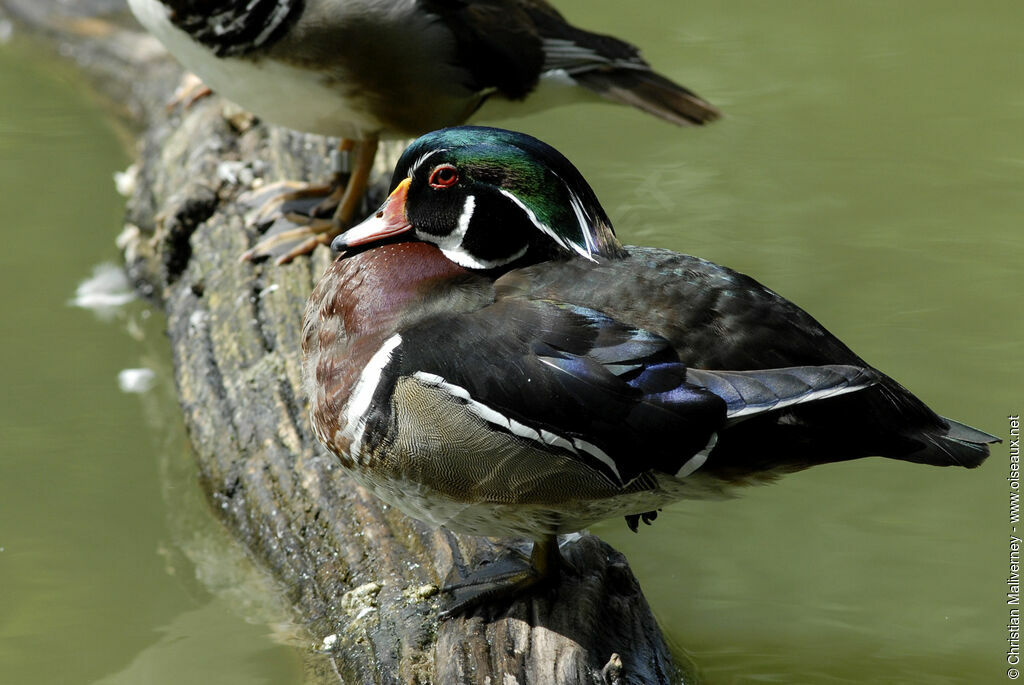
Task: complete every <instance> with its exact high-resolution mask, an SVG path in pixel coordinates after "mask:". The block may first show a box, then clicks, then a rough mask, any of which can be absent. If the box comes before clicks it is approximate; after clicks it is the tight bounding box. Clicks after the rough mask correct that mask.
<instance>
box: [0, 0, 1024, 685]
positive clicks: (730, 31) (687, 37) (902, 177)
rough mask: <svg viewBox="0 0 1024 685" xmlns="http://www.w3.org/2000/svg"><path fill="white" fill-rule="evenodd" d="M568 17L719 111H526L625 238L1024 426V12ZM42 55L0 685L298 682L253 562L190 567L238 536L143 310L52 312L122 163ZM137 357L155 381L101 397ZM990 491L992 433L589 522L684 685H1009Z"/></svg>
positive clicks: (13, 433) (21, 54) (870, 5)
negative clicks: (780, 306) (213, 501)
mask: <svg viewBox="0 0 1024 685" xmlns="http://www.w3.org/2000/svg"><path fill="white" fill-rule="evenodd" d="M557 4H558V5H559V7H560V8H562V9H563V11H564V12H565V13H566V14H567V15H568V16H570V17H572V18H574V19H576V20H577V22H578V23H580V24H581V25H584V26H587V27H590V28H594V29H599V30H604V31H608V32H614V33H616V34H618V35H620V36H622V37H624V38H627V39H630V40H632V41H634V42H636V43H640V44H642V45H643V47H644V52H645V55H646V56H647V58H648V59H649V60H650V61H651V62H652V63H653V64H655V65H656V66H658V67H659V68H660V69H661V70H662V71H664V72H665V73H667V74H668V75H670V76H672V77H674V78H676V79H678V80H680V81H681V82H683V83H686V84H687V85H689V86H691V87H693V88H694V89H696V90H697V91H698V92H700V93H701V94H702V95H704V96H705V97H707V98H708V99H710V100H711V101H712V102H714V103H716V104H717V105H719V106H720V107H721V108H722V109H723V110H724V111H725V113H726V119H725V120H723V121H722V122H719V123H717V124H716V125H714V126H713V127H710V128H708V129H706V130H679V129H676V128H673V127H671V126H669V125H665V124H661V123H660V122H657V121H655V120H653V119H651V118H649V117H646V116H643V115H642V114H639V113H635V112H632V111H629V110H626V109H625V108H616V107H610V106H600V105H594V106H589V105H588V106H576V107H567V108H563V109H561V110H557V111H552V112H548V113H545V114H540V115H535V116H532V117H530V118H527V119H523V120H521V121H518V122H515V123H516V126H518V127H521V128H524V129H525V130H528V131H530V132H532V133H534V134H536V135H539V136H541V137H543V138H545V139H547V140H549V141H550V142H552V143H554V144H555V145H556V146H558V147H559V148H560V149H561V150H562V151H563V152H565V153H566V154H567V155H568V156H569V157H570V158H571V159H573V160H574V161H575V162H576V163H577V165H578V166H579V167H580V169H581V170H582V171H583V173H584V174H585V175H586V176H587V177H588V178H589V179H590V180H591V182H592V183H593V185H594V187H595V189H596V190H597V192H598V195H599V196H600V197H601V198H602V200H603V202H604V204H605V207H606V209H607V210H608V212H609V214H610V215H611V217H612V219H613V221H614V222H615V225H616V227H617V229H618V231H619V233H620V235H621V236H623V237H624V238H625V239H626V240H627V241H628V242H641V243H646V244H655V245H662V246H667V247H671V248H674V249H677V250H681V251H686V252H690V253H693V254H699V255H701V256H704V257H708V258H710V259H714V260H715V261H718V262H721V263H724V264H728V265H730V266H733V267H735V268H738V269H740V270H742V271H745V272H747V273H750V274H751V275H753V276H755V277H756V278H758V279H759V280H761V281H762V282H764V283H766V284H767V285H769V286H770V287H772V288H773V289H775V290H776V291H778V292H780V293H781V294H783V295H785V296H786V297H788V298H790V299H792V300H794V301H795V302H797V303H798V304H800V305H801V306H803V307H804V308H805V309H807V310H809V311H810V312H811V313H813V314H814V315H815V316H816V317H817V318H818V319H819V320H821V321H822V322H823V323H824V324H825V325H826V326H828V327H829V328H830V329H831V330H832V331H833V332H835V333H836V334H837V335H839V336H840V337H841V338H843V339H844V340H845V341H846V342H847V343H849V344H850V345H851V346H852V347H853V348H854V349H855V350H856V351H857V352H858V353H859V354H860V355H861V356H863V357H865V358H866V359H867V360H869V361H870V362H871V363H873V364H874V365H876V366H878V367H879V368H881V369H882V370H884V371H886V372H887V373H889V374H890V375H892V376H894V377H895V378H897V379H898V380H899V381H901V382H902V383H904V384H905V385H907V386H908V387H910V388H911V389H913V390H914V392H915V393H917V394H918V395H919V396H920V397H922V399H924V400H926V401H927V402H928V403H929V404H930V405H931V406H932V407H934V408H935V409H936V410H937V411H939V412H940V413H943V414H946V415H948V416H952V417H955V418H957V419H959V420H962V421H964V422H967V423H969V424H972V425H976V426H978V427H980V428H983V429H985V430H988V431H990V432H993V433H996V434H999V435H1002V436H1004V437H1005V436H1006V434H1007V428H1008V425H1007V421H1006V418H1005V417H1006V415H1007V414H1009V413H1019V412H1021V411H1022V410H1024V395H1022V393H1021V392H1020V390H1021V385H1022V380H1024V361H1022V359H1024V350H1022V346H1021V342H1020V341H1021V339H1022V338H1024V316H1022V315H1021V296H1022V294H1024V292H1022V288H1021V287H1020V286H1019V285H1018V281H1017V276H1018V274H1019V272H1020V271H1021V263H1022V261H1024V237H1022V235H1021V232H1022V231H1021V227H1022V224H1024V221H1022V216H1024V123H1022V122H1024V85H1022V84H1024V52H1022V51H1021V50H1020V36H1021V28H1020V27H1021V26H1022V25H1024V5H1022V4H1021V3H1020V2H1019V1H1018V0H999V1H996V0H992V1H989V2H983V3H978V4H969V3H954V2H947V1H944V0H942V1H940V0H901V1H900V2H898V3H897V2H881V1H874V2H867V1H865V2H857V3H852V2H848V3H839V2H810V1H804V2H785V3H767V2H761V3H755V2H750V1H749V0H747V1H746V2H740V1H738V0H733V1H726V2H716V3H704V4H699V3H679V2H676V1H675V0H646V1H645V2H641V3H633V4H628V5H627V4H626V3H621V2H618V3H613V2H597V1H596V0H571V1H570V0H562V1H561V2H559V3H557ZM19 48H22V49H19ZM36 59H38V55H37V52H36V51H31V50H28V49H24V48H23V46H20V45H15V46H7V47H0V207H2V208H3V214H2V215H0V216H2V218H0V222H2V225H3V233H2V235H3V237H4V248H5V249H4V250H3V253H2V256H0V260H2V261H3V265H4V267H5V268H4V272H3V273H4V279H5V280H4V283H5V284H6V286H7V287H6V288H5V290H6V294H7V297H5V298H4V300H3V308H4V309H3V321H4V326H5V328H4V331H5V333H6V334H5V335H4V337H3V343H2V344H3V345H4V349H3V353H4V354H3V356H4V359H5V360H6V363H5V364H4V365H3V381H4V382H3V386H4V388H5V389H6V395H5V399H4V407H3V411H2V412H0V426H2V428H3V433H2V435H3V438H2V442H0V444H2V446H3V455H2V459H0V548H2V551H0V588H3V589H4V590H3V592H2V593H0V682H4V683H6V682H11V683H93V682H103V683H165V682H166V683H179V682H209V683H235V682H238V683H264V682H266V683H271V682H272V683H287V682H301V673H300V668H299V665H298V663H299V659H300V649H297V648H292V647H284V646H279V645H280V644H281V643H282V642H290V641H293V639H294V638H292V637H291V635H292V633H293V631H292V630H291V628H290V627H288V626H287V625H286V624H281V623H280V622H279V621H280V613H279V611H277V610H275V608H274V607H273V606H269V607H267V606H259V605H262V604H264V603H268V604H271V605H272V602H269V600H266V599H265V597H266V596H269V595H271V594H272V593H270V592H268V591H266V589H265V587H263V586H261V585H260V582H263V581H261V580H260V579H259V576H258V574H251V575H250V576H247V577H246V580H245V582H244V583H241V582H239V579H238V578H237V577H236V576H234V575H229V576H228V577H225V574H234V573H238V572H237V571H224V570H223V567H222V566H219V565H217V563H216V562H212V561H209V557H211V556H216V555H211V554H209V553H207V552H205V551H204V550H205V549H206V548H208V547H210V546H216V547H218V548H220V547H224V546H226V544H227V543H226V542H224V541H219V542H218V541H217V540H218V538H217V537H216V535H217V528H216V525H215V524H212V523H211V522H210V521H209V518H208V517H207V515H206V514H205V510H204V508H203V506H202V502H201V498H199V497H198V496H197V491H198V489H197V486H196V485H195V483H194V475H193V474H192V472H191V470H190V466H189V464H190V461H189V460H190V456H189V455H188V454H187V450H186V448H185V445H184V438H183V436H182V435H181V428H180V418H179V416H178V414H177V409H176V407H175V405H174V402H173V399H172V398H171V393H172V389H171V387H170V380H169V372H168V371H167V367H168V362H167V360H166V354H167V353H166V343H165V342H164V341H163V340H162V339H161V335H160V326H161V322H160V320H159V319H160V317H159V315H155V316H150V317H148V318H145V314H146V308H145V307H144V306H143V305H141V304H138V303H135V304H133V305H131V306H129V307H128V308H127V311H125V312H123V313H122V314H121V315H120V317H119V318H117V319H115V321H113V322H112V323H102V322H100V321H98V320H97V319H96V317H94V316H93V315H92V314H90V313H88V312H84V311H81V310H77V309H73V308H70V307H68V306H67V305H66V302H67V300H68V299H70V297H71V296H72V295H73V293H74V290H75V286H76V284H77V283H78V282H79V281H80V280H82V279H83V278H85V277H86V276H88V275H89V273H90V271H91V269H92V267H93V265H95V264H96V263H98V262H101V261H104V260H116V259H117V251H116V248H115V247H114V246H113V237H114V236H115V235H116V233H117V232H118V231H119V230H120V224H121V206H122V200H121V199H120V198H119V197H118V196H117V195H116V194H115V193H114V189H113V184H112V182H111V180H110V175H111V173H112V172H114V171H116V170H118V169H121V168H123V167H124V166H126V164H127V163H128V162H129V161H130V159H129V158H128V156H127V155H126V153H125V152H124V151H123V150H122V149H121V148H120V147H119V144H118V141H117V139H116V137H115V136H114V134H113V132H112V129H111V128H110V125H109V124H108V123H106V122H105V120H104V118H103V116H102V114H101V112H99V111H98V109H97V108H96V107H95V106H94V105H93V104H91V103H90V101H89V100H88V98H87V97H86V96H85V95H84V93H82V92H81V90H80V89H79V88H78V86H77V85H76V83H75V77H74V72H73V71H69V70H68V68H67V67H61V66H58V65H55V64H51V63H42V64H39V63H36V62H34V61H33V60H36ZM18 292H22V293H24V295H25V296H24V297H19V296H17V293H18ZM141 366H146V367H150V368H154V369H156V370H157V384H156V387H155V388H154V390H152V391H151V392H150V393H147V394H145V395H141V396H137V395H126V394H124V393H121V392H120V391H119V390H118V389H117V382H116V376H117V373H118V371H119V370H121V369H124V368H128V367H141ZM843 439H844V436H842V435H837V436H836V440H843ZM1007 473H1008V446H1007V445H1006V444H1004V445H1001V446H996V448H995V450H994V453H993V456H992V458H991V459H990V460H989V462H988V463H986V464H985V465H984V466H983V467H982V468H980V469H978V470H976V471H971V472H967V471H963V470H951V469H934V468H927V467H922V466H915V465H911V464H904V463H896V462H883V461H882V460H877V459H871V460H863V461H861V462H856V463H849V464H842V465H832V466H827V467H822V468H819V469H816V470H811V471H807V472H804V473H802V474H797V475H795V476H790V477H788V478H786V479H784V480H782V481H780V482H779V483H777V484H774V485H772V486H769V487H764V488H759V489H754V490H749V491H747V492H746V493H744V495H743V496H742V497H741V498H739V499H737V500H734V501H729V502H716V503H680V504H677V505H674V506H673V507H670V508H668V509H666V510H665V511H664V512H663V513H662V515H661V516H660V517H659V518H658V520H657V521H656V523H655V525H654V526H652V527H650V528H646V527H645V528H643V529H642V530H641V531H640V534H639V535H633V534H632V533H630V532H629V531H628V530H627V529H626V527H625V525H624V524H623V523H622V522H621V521H609V522H607V523H604V524H601V525H600V526H598V527H597V528H596V532H598V533H599V534H601V535H602V536H603V537H604V538H605V539H607V540H609V541H610V542H611V543H612V544H613V545H614V546H616V547H617V548H619V549H620V550H622V551H623V552H624V553H625V554H626V555H627V556H628V558H629V559H630V562H631V563H632V565H633V568H634V570H635V571H636V573H637V575H638V576H639V578H640V581H641V583H642V585H643V587H644V590H645V592H646V594H647V597H648V599H649V601H650V602H651V604H652V606H653V607H654V610H655V613H656V614H657V616H658V619H659V621H660V622H661V625H662V627H663V628H664V630H665V632H666V634H667V635H668V637H669V639H670V640H671V642H672V644H673V646H674V648H675V650H676V652H677V654H678V655H679V656H680V658H684V659H688V660H689V661H691V662H692V664H693V667H694V669H695V670H696V672H697V674H698V677H699V680H700V682H703V683H708V684H711V685H720V684H724V683H765V682H771V683H868V682H870V683H911V684H912V683H958V684H963V685H973V684H975V683H997V682H1003V681H1005V680H1006V678H1007V676H1006V670H1007V668H1008V666H1007V663H1006V656H1005V653H1006V650H1007V643H1006V638H1007V630H1006V623H1007V618H1008V611H1007V609H1008V608H1007V606H1006V583H1005V581H1006V578H1007V576H1008V575H1009V535H1010V532H1011V529H1010V524H1009V521H1008V487H1007V482H1006V480H1005V478H1006V475H1007ZM211 540H213V541H214V542H211ZM254 578H255V580H254ZM231 587H236V588H238V587H241V588H248V589H247V590H235V592H234V594H231V593H229V592H228V590H227V588H231ZM260 588H262V589H260ZM242 599H244V600H245V601H244V602H243V601H241V600H242ZM238 604H255V605H257V606H247V608H246V611H245V615H244V616H242V617H240V616H237V615H235V614H234V613H232V611H230V610H228V609H227V608H226V607H227V606H229V605H230V606H236V605H238ZM275 616H276V617H277V618H274V617H275ZM268 622H269V627H268Z"/></svg>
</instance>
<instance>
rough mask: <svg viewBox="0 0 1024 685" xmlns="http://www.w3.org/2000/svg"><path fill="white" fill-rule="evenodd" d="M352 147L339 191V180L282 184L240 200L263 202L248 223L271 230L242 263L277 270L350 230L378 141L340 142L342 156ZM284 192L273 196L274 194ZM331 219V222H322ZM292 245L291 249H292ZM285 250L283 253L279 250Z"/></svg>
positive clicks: (247, 252) (338, 177)
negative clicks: (258, 262) (271, 263)
mask: <svg viewBox="0 0 1024 685" xmlns="http://www.w3.org/2000/svg"><path fill="white" fill-rule="evenodd" d="M353 146H355V152H356V154H355V168H354V169H353V170H352V173H351V175H350V176H349V179H348V183H347V184H345V185H344V186H342V184H341V183H340V178H341V175H340V174H336V175H335V181H336V182H335V183H332V184H330V185H324V184H320V185H302V184H296V183H294V182H287V181H285V182H281V183H278V184H274V186H276V187H268V188H261V189H259V190H258V191H255V192H253V193H249V194H248V197H245V198H244V201H245V202H246V204H250V203H251V204H255V203H256V202H257V200H258V199H263V200H264V201H263V204H262V205H261V206H259V208H258V209H257V210H256V212H255V213H254V215H253V216H252V217H250V219H249V222H250V223H254V224H257V225H264V224H268V223H269V224H271V226H270V228H269V229H268V230H267V232H266V234H264V237H263V238H262V239H261V240H260V241H259V242H258V243H257V244H256V245H254V246H253V247H252V248H251V249H249V250H246V251H245V252H244V253H243V254H242V256H241V259H242V261H252V260H254V259H258V258H261V257H274V258H275V261H276V262H277V263H278V264H285V263H287V262H290V261H291V260H293V259H294V258H296V257H298V256H300V255H303V254H309V253H310V252H312V251H313V250H314V249H316V247H317V246H318V245H328V244H330V242H331V240H333V239H334V238H335V236H337V235H338V234H339V233H341V232H342V231H344V230H345V229H347V228H348V227H349V226H351V225H352V223H353V219H354V218H355V216H356V211H357V209H358V208H359V204H360V202H361V201H362V199H363V194H364V193H365V192H366V186H367V184H368V181H369V177H370V170H371V169H372V168H373V158H374V156H375V155H376V153H377V140H376V139H367V140H362V141H359V142H358V143H355V142H353V141H351V140H347V139H346V140H342V142H341V145H340V146H339V148H340V149H341V150H342V151H345V150H349V149H351V148H352V147H353ZM279 189H286V190H285V192H283V193H278V194H277V195H273V192H274V191H275V190H279ZM328 216H330V218H326V217H328ZM292 243H295V244H294V245H292ZM282 246H284V247H286V248H287V249H285V250H281V249H280V248H281V247H282Z"/></svg>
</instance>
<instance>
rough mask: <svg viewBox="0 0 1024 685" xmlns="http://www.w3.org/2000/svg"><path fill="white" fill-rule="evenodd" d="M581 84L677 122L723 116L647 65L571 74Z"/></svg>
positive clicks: (685, 123)
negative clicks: (645, 67) (638, 67)
mask: <svg viewBox="0 0 1024 685" xmlns="http://www.w3.org/2000/svg"><path fill="white" fill-rule="evenodd" d="M572 78H573V79H575V80H576V81H577V82H579V83H580V85H583V86H586V87H587V88H589V89H590V90H592V91H594V92H595V93H598V94H599V95H602V96H603V97H606V98H608V99H609V100H614V101H615V102H620V103H622V104H625V105H631V106H633V107H636V108H638V109H641V110H643V111H645V112H647V113H649V114H653V115H654V116H656V117H660V118H662V119H665V120H666V121H670V122H672V123H673V124H678V125H679V126H702V125H704V124H708V123H711V122H712V121H714V120H715V119H718V118H719V117H721V116H722V113H721V112H719V111H718V109H716V108H715V107H714V106H713V105H711V104H710V103H709V102H707V101H706V100H704V99H703V98H701V97H700V96H699V95H697V94H696V93H694V92H693V91H692V90H689V89H687V88H684V87H683V86H680V85H679V84H677V83H673V82H672V81H670V80H668V79H667V78H665V77H664V76H661V75H660V74H657V73H655V72H653V71H650V70H648V69H633V68H618V69H609V70H598V69H594V70H592V71H585V72H581V73H575V74H573V75H572Z"/></svg>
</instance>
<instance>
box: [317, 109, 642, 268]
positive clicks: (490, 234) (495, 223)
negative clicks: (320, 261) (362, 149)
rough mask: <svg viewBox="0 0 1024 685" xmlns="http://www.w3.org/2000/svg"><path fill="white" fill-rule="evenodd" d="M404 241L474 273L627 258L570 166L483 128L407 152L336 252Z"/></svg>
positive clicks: (538, 145)
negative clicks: (429, 246)
mask: <svg viewBox="0 0 1024 685" xmlns="http://www.w3.org/2000/svg"><path fill="white" fill-rule="evenodd" d="M406 232H411V233H412V234H413V235H415V237H416V238H417V239H419V240H422V241H425V242H431V243H434V244H436V245H437V246H438V247H439V248H441V250H442V251H443V252H444V253H445V255H446V256H448V258H449V259H451V260H452V261H454V262H456V263H458V264H461V265H462V266H465V267H468V268H472V269H495V268H500V267H504V266H507V265H512V264H515V265H522V264H529V263H535V262H539V261H545V260H548V259H557V258H567V257H573V256H575V257H581V258H585V259H590V260H593V261H598V260H601V259H604V258H614V257H617V256H621V255H622V254H623V250H622V246H621V245H620V243H619V242H618V240H617V239H616V238H615V233H614V231H613V230H612V226H611V222H610V221H609V220H608V216H607V215H606V214H605V212H604V209H602V207H601V204H600V203H599V202H598V200H597V196H595V195H594V191H593V190H592V189H591V188H590V185H589V184H587V182H586V180H585V179H584V178H583V176H582V175H581V174H580V172H579V171H577V169H576V167H574V166H573V165H572V163H571V162H569V160H567V159H566V158H565V157H564V156H563V155H562V154H561V153H560V152H558V151H557V150H555V149H554V148H553V147H551V146H550V145H547V144H546V143H542V142H541V141H539V140H537V139H536V138H533V137H531V136H528V135H526V134H523V133H517V132H515V131H506V130H504V129H498V128H484V127H479V126H461V127H456V128H447V129H442V130H440V131H434V132H432V133H428V134H426V135H425V136H422V137H420V138H419V139H417V140H416V141H415V142H413V143H412V145H410V146H409V147H408V148H407V149H406V151H405V152H404V153H403V154H402V157H401V158H400V159H399V160H398V164H397V166H396V167H395V175H394V177H393V178H392V182H391V195H390V196H389V197H388V199H387V201H385V203H384V204H383V205H382V206H381V208H380V209H379V210H378V211H377V213H376V214H375V215H373V216H371V217H370V218H369V219H367V220H366V221H364V222H363V223H362V224H360V225H359V226H356V227H355V228H353V229H351V230H349V231H348V232H346V233H344V234H342V235H341V236H339V237H338V238H337V239H336V240H335V242H334V245H333V246H334V247H335V249H345V248H347V247H352V246H354V245H361V244H366V243H372V242H376V241H377V240H382V239H384V238H387V237H390V236H393V235H397V234H399V233H406Z"/></svg>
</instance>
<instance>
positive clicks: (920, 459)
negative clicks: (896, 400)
mask: <svg viewBox="0 0 1024 685" xmlns="http://www.w3.org/2000/svg"><path fill="white" fill-rule="evenodd" d="M942 420H943V421H945V422H946V423H948V424H949V430H947V431H946V432H945V433H924V434H921V435H918V436H917V437H918V439H919V440H921V441H922V442H923V443H924V446H923V447H921V449H919V450H916V451H914V452H910V453H908V454H906V455H903V456H900V457H897V459H903V460H904V461H912V462H915V463H918V464H931V465H932V466H963V467H965V468H968V469H973V468H975V467H977V466H980V465H981V463H982V462H983V461H985V459H987V458H988V453H989V449H988V446H989V445H991V444H993V443H999V442H1002V440H1000V439H999V438H997V437H996V436H994V435H989V434H988V433H985V432H984V431H980V430H978V429H977V428H971V427H970V426H968V425H965V424H962V423H960V422H959V421H953V420H952V419H947V418H945V417H942Z"/></svg>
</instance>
